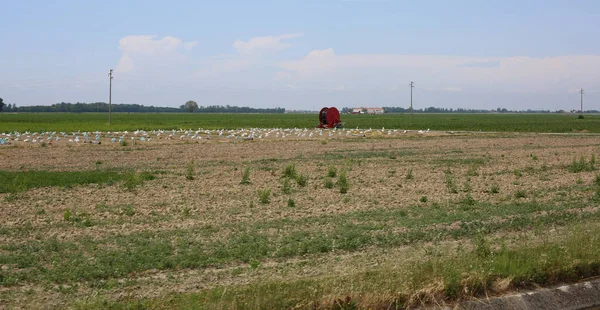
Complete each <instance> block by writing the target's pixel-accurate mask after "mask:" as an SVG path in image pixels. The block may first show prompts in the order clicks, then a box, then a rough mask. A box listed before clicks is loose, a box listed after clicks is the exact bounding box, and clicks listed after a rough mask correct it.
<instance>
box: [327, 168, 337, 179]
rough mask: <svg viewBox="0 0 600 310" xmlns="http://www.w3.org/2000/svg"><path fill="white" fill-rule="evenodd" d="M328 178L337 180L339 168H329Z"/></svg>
mask: <svg viewBox="0 0 600 310" xmlns="http://www.w3.org/2000/svg"><path fill="white" fill-rule="evenodd" d="M327 176H328V177H330V178H335V177H336V176H337V168H336V167H333V166H329V167H328V168H327Z"/></svg>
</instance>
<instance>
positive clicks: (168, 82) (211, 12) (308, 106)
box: [0, 0, 600, 110]
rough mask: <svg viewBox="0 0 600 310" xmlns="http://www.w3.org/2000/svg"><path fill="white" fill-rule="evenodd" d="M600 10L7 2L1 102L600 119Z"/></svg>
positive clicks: (580, 1) (573, 1)
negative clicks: (389, 109)
mask: <svg viewBox="0 0 600 310" xmlns="http://www.w3.org/2000/svg"><path fill="white" fill-rule="evenodd" d="M599 29H600V1H596V0H570V1H567V0H565V1H558V0H520V1H516V0H485V1H483V0H477V1H475V0H454V1H449V0H439V1H434V0H419V1H414V0H413V1H399V0H398V1H393V0H314V1H313V0H279V1H262V0H253V1H229V0H222V1H202V0H198V1H181V0H172V1H155V0H145V1H137V0H118V1H116V0H102V1H96V0H87V1H81V0H54V1H47V0H35V1H34V0H0V44H1V45H0V46H1V47H0V97H1V98H3V99H4V102H6V103H16V104H17V105H18V106H28V105H51V104H54V103H58V102H99V101H102V102H107V101H108V86H109V85H108V84H109V79H108V71H109V69H114V78H113V86H112V98H113V103H135V104H144V105H154V106H171V107H178V106H180V105H182V104H184V103H185V102H186V101H188V100H194V101H196V102H197V103H198V104H199V105H201V106H208V105H238V106H252V107H283V108H286V109H292V110H318V109H320V108H321V107H323V106H337V107H381V106H394V107H408V106H410V87H409V83H410V81H414V85H415V88H414V89H413V105H414V107H415V108H416V109H419V108H426V107H430V106H435V107H443V108H469V109H495V108H498V107H501V108H507V109H516V110H527V109H533V110H538V109H543V110H560V109H563V110H575V109H577V110H578V109H579V104H580V94H579V89H581V88H583V89H584V109H586V110H588V109H597V110H600V39H599V36H598V35H599V34H600V32H599Z"/></svg>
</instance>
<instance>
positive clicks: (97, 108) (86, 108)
mask: <svg viewBox="0 0 600 310" xmlns="http://www.w3.org/2000/svg"><path fill="white" fill-rule="evenodd" d="M111 110H112V112H115V113H120V112H121V113H123V112H125V113H181V112H194V113H284V112H285V109H284V108H272V109H261V108H251V107H238V106H230V105H226V106H219V105H214V106H207V107H203V106H200V107H195V108H194V109H193V110H192V111H190V110H189V109H187V108H186V107H185V106H184V105H182V106H181V107H179V108H172V107H155V106H145V105H140V104H123V103H121V104H112V105H111ZM0 112H70V113H88V112H108V103H105V102H92V103H84V102H77V103H70V102H61V103H56V104H53V105H50V106H42V105H36V106H24V107H18V106H17V105H16V104H6V105H5V104H4V103H3V101H2V98H0Z"/></svg>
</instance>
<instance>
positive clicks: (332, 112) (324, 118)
mask: <svg viewBox="0 0 600 310" xmlns="http://www.w3.org/2000/svg"><path fill="white" fill-rule="evenodd" d="M342 127H344V124H342V122H341V121H340V111H338V109H337V108H335V107H331V108H322V109H321V112H319V126H317V128H342Z"/></svg>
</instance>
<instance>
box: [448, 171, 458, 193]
mask: <svg viewBox="0 0 600 310" xmlns="http://www.w3.org/2000/svg"><path fill="white" fill-rule="evenodd" d="M446 188H447V189H448V192H449V193H451V194H457V193H458V190H457V189H456V184H455V183H454V178H453V177H452V175H451V174H446Z"/></svg>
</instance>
